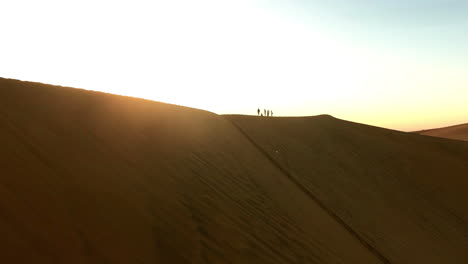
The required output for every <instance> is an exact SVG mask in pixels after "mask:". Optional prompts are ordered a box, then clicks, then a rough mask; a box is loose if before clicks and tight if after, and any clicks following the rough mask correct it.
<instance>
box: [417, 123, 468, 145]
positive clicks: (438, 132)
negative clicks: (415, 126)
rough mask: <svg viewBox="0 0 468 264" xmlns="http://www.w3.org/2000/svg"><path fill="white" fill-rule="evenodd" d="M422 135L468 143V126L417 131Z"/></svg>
mask: <svg viewBox="0 0 468 264" xmlns="http://www.w3.org/2000/svg"><path fill="white" fill-rule="evenodd" d="M416 133H418V134H420V135H426V136H433V137H442V138H450V139H457V140H465V141H468V124H462V125H457V126H449V127H443V128H436V129H429V130H422V131H417V132H416Z"/></svg>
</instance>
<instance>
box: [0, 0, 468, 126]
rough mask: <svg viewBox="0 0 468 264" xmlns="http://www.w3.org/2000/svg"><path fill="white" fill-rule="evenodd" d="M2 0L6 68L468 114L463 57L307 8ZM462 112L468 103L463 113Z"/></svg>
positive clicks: (400, 119)
mask: <svg viewBox="0 0 468 264" xmlns="http://www.w3.org/2000/svg"><path fill="white" fill-rule="evenodd" d="M1 5H2V10H3V12H2V13H3V14H2V17H0V23H1V25H2V31H3V32H2V35H3V36H4V37H5V39H3V40H2V42H1V44H0V45H1V50H0V52H1V58H2V62H1V64H0V74H1V75H2V76H3V77H8V78H18V79H23V80H31V81H40V82H45V83H52V84H60V85H67V86H74V87H80V88H86V89H91V90H99V91H105V92H110V93H116V94H123V95H130V96H136V97H143V98H148V99H152V100H157V101H163V102H169V103H174V104H180V105H185V106H190V107H195V108H201V109H206V110H209V111H213V112H216V113H221V114H224V113H242V114H254V113H255V110H256V109H257V107H261V108H271V109H274V110H275V112H276V113H278V114H280V115H315V114H322V113H329V114H332V115H336V116H337V117H341V118H345V119H351V120H355V121H358V122H364V123H370V124H374V125H380V126H386V127H392V128H396V129H412V128H416V127H418V126H426V125H427V126H436V125H438V124H441V125H442V123H444V122H445V123H447V124H449V123H450V122H462V121H463V120H462V119H463V118H466V119H465V120H464V121H465V122H466V120H468V116H467V114H466V113H468V111H467V110H468V109H467V108H466V105H468V104H463V102H462V100H465V102H466V98H467V97H466V93H467V92H466V84H467V83H468V78H467V77H465V75H464V74H463V71H462V70H460V69H459V68H457V69H452V68H447V67H445V66H440V67H439V66H434V65H430V66H428V64H425V63H421V62H418V61H417V60H415V59H411V58H409V59H408V58H401V57H398V56H394V55H395V54H392V53H388V52H382V50H378V49H373V48H372V47H369V46H365V45H362V44H361V43H359V42H353V41H349V40H347V39H346V38H345V37H344V36H342V35H340V34H338V33H337V31H336V30H335V31H333V30H328V29H327V27H326V26H323V25H320V24H314V23H312V22H311V21H308V20H307V19H305V18H304V14H302V13H297V14H291V12H281V11H279V10H278V8H273V7H268V6H267V5H266V4H265V3H262V2H260V1H229V2H228V1H214V0H213V1H210V0H204V1H188V0H187V1H181V0H177V1H141V0H139V1H74V2H69V1H51V0H48V1H18V0H15V1H6V2H2V4H1ZM447 80H450V81H447ZM448 85H450V86H448ZM441 86H444V87H445V90H444V89H440V87H441ZM447 89H451V90H450V91H451V93H447ZM453 92H460V93H461V94H464V95H465V97H462V96H453ZM434 96H436V97H437V98H438V100H435V99H434ZM463 98H465V99H463ZM462 105H465V106H462ZM440 109H444V111H448V112H447V113H451V114H445V115H443V114H441V112H440ZM459 111H464V113H465V114H464V115H463V116H461V115H460V114H459V115H458V116H454V114H453V113H454V112H459ZM444 113H445V112H444ZM428 115H430V116H432V117H433V119H430V120H428V119H427V116H428Z"/></svg>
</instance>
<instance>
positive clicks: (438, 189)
mask: <svg viewBox="0 0 468 264" xmlns="http://www.w3.org/2000/svg"><path fill="white" fill-rule="evenodd" d="M227 118H228V119H230V120H232V121H233V122H234V123H235V124H237V125H238V126H239V128H240V129H241V130H243V131H244V132H245V134H246V135H247V136H249V137H250V138H251V139H252V141H254V142H255V144H257V145H258V146H259V147H260V148H262V149H263V150H264V151H265V152H266V153H268V155H270V156H271V157H273V158H274V159H275V160H276V161H277V162H278V164H280V166H282V167H283V168H285V169H286V170H287V171H288V172H289V173H290V175H291V176H292V177H293V178H295V179H296V180H297V182H298V184H300V185H302V186H305V188H307V190H308V191H309V192H310V193H313V194H315V195H316V196H317V199H318V200H320V201H321V202H323V203H324V205H325V207H327V208H329V209H330V210H332V211H333V212H334V213H335V214H336V215H337V216H338V217H339V218H341V219H343V221H344V222H346V223H347V224H349V225H350V226H351V227H352V229H353V230H355V231H356V232H357V233H358V234H359V235H360V236H361V237H362V238H364V239H365V240H366V241H367V242H368V243H369V244H371V245H372V246H373V247H374V248H376V249H377V250H378V251H379V252H380V253H381V254H382V255H384V256H385V257H386V258H387V259H388V260H389V261H390V262H391V263H466V262H467V261H468V250H466V249H467V246H468V192H467V190H468V142H467V143H465V142H457V141H452V140H446V139H439V138H431V137H422V136H419V135H416V134H408V133H403V132H397V131H392V130H387V129H382V128H376V127H371V126H365V125H362V124H356V123H352V122H346V121H343V120H339V119H335V118H333V117H331V116H319V117H305V118H264V119H260V120H259V119H257V118H254V117H250V118H248V117H244V116H227Z"/></svg>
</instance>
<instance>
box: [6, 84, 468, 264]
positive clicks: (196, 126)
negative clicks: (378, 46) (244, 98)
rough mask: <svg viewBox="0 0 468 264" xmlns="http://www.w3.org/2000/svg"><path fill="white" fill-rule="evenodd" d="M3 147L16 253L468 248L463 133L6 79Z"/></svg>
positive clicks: (245, 259)
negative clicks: (429, 132) (424, 132)
mask: <svg viewBox="0 0 468 264" xmlns="http://www.w3.org/2000/svg"><path fill="white" fill-rule="evenodd" d="M0 145H1V146H2V151H1V152H0V162H1V163H0V165H1V170H2V171H1V173H0V175H2V176H1V177H0V233H2V234H3V235H2V236H3V239H0V248H2V249H3V250H0V259H1V260H2V261H3V262H5V263H252V262H257V263H414V262H416V263H418V262H425V263H441V262H443V263H465V262H466V261H467V260H468V256H467V253H466V252H465V250H464V249H465V248H466V247H465V246H466V245H467V244H468V243H467V237H468V233H467V230H468V225H467V220H468V209H467V206H466V204H467V201H468V199H467V196H466V194H465V192H464V191H465V190H466V187H468V185H467V180H466V177H465V176H466V175H468V164H467V161H468V144H465V142H457V141H451V140H445V139H438V138H429V137H424V136H420V135H415V134H408V133H401V132H397V131H391V130H385V129H380V128H375V127H369V126H365V125H361V124H355V123H351V122H347V121H342V120H339V119H336V118H333V117H331V116H317V117H303V118H276V117H275V118H260V117H250V116H219V115H216V114H213V113H210V112H207V111H203V110H197V109H192V108H187V107H181V106H176V105H170V104H164V103H159V102H153V101H149V100H143V99H137V98H131V97H124V96H117V95H112V94H105V93H100V92H92V91H87V90H80V89H72V88H66V87H57V86H52V85H46V84H40V83H32V82H22V81H17V80H11V79H2V78H0ZM444 173H445V174H444Z"/></svg>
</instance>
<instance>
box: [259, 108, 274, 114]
mask: <svg viewBox="0 0 468 264" xmlns="http://www.w3.org/2000/svg"><path fill="white" fill-rule="evenodd" d="M257 115H258V116H273V110H267V109H263V113H262V111H261V110H260V108H258V109H257Z"/></svg>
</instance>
